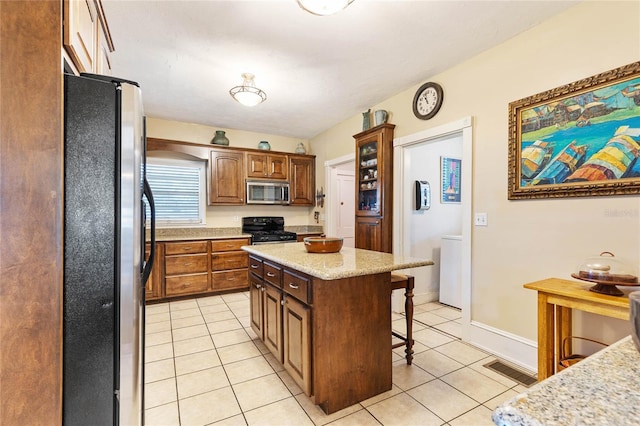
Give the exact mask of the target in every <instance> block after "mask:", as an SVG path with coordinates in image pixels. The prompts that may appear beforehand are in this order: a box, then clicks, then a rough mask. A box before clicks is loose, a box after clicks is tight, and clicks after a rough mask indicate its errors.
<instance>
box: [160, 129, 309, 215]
mask: <svg viewBox="0 0 640 426" xmlns="http://www.w3.org/2000/svg"><path fill="white" fill-rule="evenodd" d="M216 130H224V131H225V132H226V136H227V137H228V138H229V146H232V147H238V148H257V147H258V143H259V142H260V141H262V140H266V141H268V142H269V144H270V145H271V150H273V151H282V152H295V150H296V147H297V146H298V144H299V143H300V142H303V143H304V144H305V147H306V148H307V153H308V154H313V152H310V150H309V141H306V140H302V139H295V138H290V137H287V136H278V135H267V134H264V133H255V132H247V131H244V130H237V129H226V128H222V127H217V128H216V127H210V126H204V125H202V124H195V123H184V122H180V121H171V120H161V119H158V118H153V117H148V118H147V136H148V137H151V138H162V139H171V140H178V141H186V142H197V143H209V142H211V139H213V136H214V135H215V131H216ZM312 211H313V208H311V207H282V206H246V205H245V206H209V207H207V227H209V228H234V227H239V226H241V224H240V218H242V217H243V216H265V215H266V216H283V217H284V218H285V224H286V225H287V226H295V225H315V224H316V223H315V221H314V220H313V213H312Z"/></svg>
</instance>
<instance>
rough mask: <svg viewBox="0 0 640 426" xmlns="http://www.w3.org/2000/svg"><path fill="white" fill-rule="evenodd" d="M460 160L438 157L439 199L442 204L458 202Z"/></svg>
mask: <svg viewBox="0 0 640 426" xmlns="http://www.w3.org/2000/svg"><path fill="white" fill-rule="evenodd" d="M461 167H462V160H460V159H458V158H449V157H440V176H441V180H440V182H441V184H442V185H441V188H442V192H441V197H440V202H442V203H459V202H460V177H461V176H462V174H461Z"/></svg>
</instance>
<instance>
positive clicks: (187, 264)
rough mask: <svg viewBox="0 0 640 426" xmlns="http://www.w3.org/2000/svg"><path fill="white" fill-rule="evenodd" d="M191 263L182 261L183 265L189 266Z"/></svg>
mask: <svg viewBox="0 0 640 426" xmlns="http://www.w3.org/2000/svg"><path fill="white" fill-rule="evenodd" d="M191 265H192V263H191V262H187V263H184V266H191Z"/></svg>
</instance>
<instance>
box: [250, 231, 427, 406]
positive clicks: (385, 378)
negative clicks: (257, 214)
mask: <svg viewBox="0 0 640 426" xmlns="http://www.w3.org/2000/svg"><path fill="white" fill-rule="evenodd" d="M242 249H243V250H246V251H247V252H249V271H250V274H249V275H250V277H249V284H250V296H251V327H252V328H253V330H254V331H255V332H256V334H257V335H258V336H259V337H260V338H261V339H262V340H263V342H264V343H265V345H266V346H267V348H269V350H270V351H271V352H272V353H273V355H274V356H275V357H276V358H277V359H278V360H279V361H280V362H281V363H282V364H283V365H284V367H285V369H286V370H287V372H288V373H289V374H290V375H291V377H292V378H293V379H294V381H296V383H297V384H298V385H299V386H300V388H301V389H302V390H303V392H304V393H305V394H306V395H308V396H310V397H312V399H313V401H314V403H315V404H317V405H319V406H320V408H321V409H322V410H323V411H324V412H325V413H327V414H330V413H333V412H336V411H338V410H341V409H343V408H345V407H348V406H350V405H353V404H356V403H358V402H360V401H363V400H365V399H367V398H371V397H372V396H375V395H378V394H380V393H382V392H386V391H388V390H390V389H391V371H392V365H391V271H395V270H399V269H408V268H415V267H420V266H428V265H433V262H432V261H431V260H428V259H417V258H411V257H404V256H396V255H393V254H390V253H381V252H374V251H369V250H361V249H353V248H349V247H343V248H342V250H341V251H340V252H339V253H331V254H317V253H307V251H306V250H305V247H304V243H285V244H266V245H253V246H244V247H242Z"/></svg>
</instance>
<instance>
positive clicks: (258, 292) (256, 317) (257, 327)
mask: <svg viewBox="0 0 640 426" xmlns="http://www.w3.org/2000/svg"><path fill="white" fill-rule="evenodd" d="M263 286H264V284H263V282H262V278H260V277H259V276H257V275H255V274H253V273H249V305H250V321H251V329H252V330H253V331H254V332H255V333H256V335H257V336H258V337H259V338H260V340H263V339H264V325H263V324H264V315H263V312H262V307H263V303H262V287H263Z"/></svg>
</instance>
